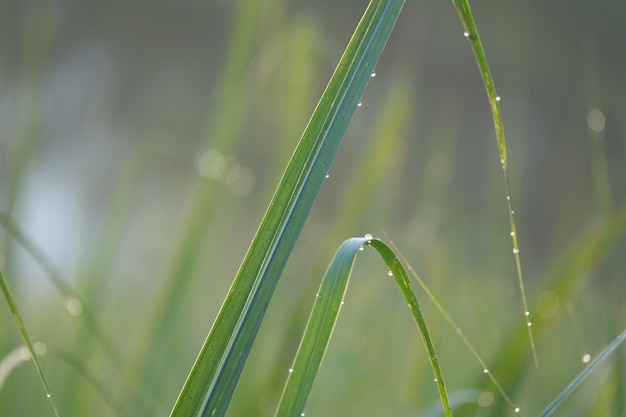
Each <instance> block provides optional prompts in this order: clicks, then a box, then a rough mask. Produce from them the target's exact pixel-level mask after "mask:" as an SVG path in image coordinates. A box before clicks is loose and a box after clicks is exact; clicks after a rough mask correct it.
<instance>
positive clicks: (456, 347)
mask: <svg viewBox="0 0 626 417" xmlns="http://www.w3.org/2000/svg"><path fill="white" fill-rule="evenodd" d="M365 6H366V2H365V1H363V2H347V1H346V2H324V1H319V2H303V1H297V2H284V1H279V0H265V1H254V0H249V1H244V0H242V1H240V2H236V3H234V2H233V3H231V2H211V3H209V4H200V3H199V2H185V3H184V4H174V3H173V2H171V4H163V5H160V6H150V7H148V8H140V7H138V6H128V5H127V4H125V3H119V4H118V3H115V2H114V3H107V4H106V5H104V4H102V5H95V6H94V5H89V6H88V5H85V4H82V3H79V2H69V1H65V2H63V1H57V2H49V3H46V5H40V4H38V3H37V2H30V3H29V2H24V3H19V4H18V3H16V2H3V4H2V5H1V6H0V7H1V9H0V16H1V17H0V19H1V20H0V27H1V29H0V34H1V36H0V51H2V52H1V55H0V58H1V59H0V209H1V210H2V211H3V212H5V213H11V215H12V217H13V218H14V220H15V222H16V223H17V224H18V225H19V226H20V227H21V228H22V229H23V230H24V232H25V233H26V235H28V236H29V237H30V239H31V240H32V242H33V243H34V244H35V245H36V246H37V247H39V248H40V250H41V251H42V253H43V254H44V255H45V257H46V258H48V259H49V260H50V261H51V262H52V264H54V265H55V268H56V269H58V271H59V275H60V276H61V277H62V279H63V280H64V282H65V283H66V284H67V285H68V286H70V287H71V288H74V289H75V291H76V294H77V295H78V296H79V297H80V299H81V300H83V301H84V305H82V304H80V303H79V304H77V303H76V298H73V297H68V295H69V294H62V293H60V292H59V291H57V290H56V289H55V288H54V287H53V285H52V284H51V282H50V280H49V279H47V278H46V277H45V275H44V274H43V272H42V270H41V269H40V267H39V266H38V265H37V262H35V261H34V260H33V259H32V257H31V256H29V254H28V253H26V252H25V251H24V250H23V248H22V246H20V245H19V244H18V242H17V241H16V240H15V238H14V237H13V236H12V235H10V234H8V233H7V232H6V229H3V231H2V232H1V234H0V237H1V239H2V240H1V241H0V245H1V246H0V249H1V251H0V257H1V261H2V265H3V269H4V270H5V271H6V276H7V277H8V279H9V280H10V284H11V285H12V288H13V292H14V295H15V296H16V298H17V300H18V302H19V305H20V306H21V310H22V313H23V314H24V316H25V321H26V325H27V326H28V327H29V329H30V333H31V337H33V338H34V339H35V340H40V341H44V342H45V343H46V346H47V353H46V355H45V356H43V357H42V365H43V367H44V370H45V371H46V373H47V376H48V380H49V383H50V385H51V390H52V392H53V393H54V395H55V396H56V397H57V401H58V405H59V409H60V411H61V414H62V415H64V416H82V415H94V416H97V415H102V416H109V415H120V414H122V413H126V414H127V415H132V416H141V415H146V416H147V415H165V414H167V412H168V410H169V409H170V408H171V405H172V404H173V402H174V400H175V398H176V395H177V394H178V392H179V390H180V387H181V386H182V384H183V382H184V379H185V376H186V375H187V373H188V371H189V369H190V367H191V365H192V363H193V360H194V359H195V357H196V354H197V352H198V350H199V348H200V346H201V344H202V340H203V339H204V337H205V336H206V334H207V332H208V330H209V328H210V325H211V323H212V321H213V319H214V317H215V315H216V313H217V311H218V309H219V307H220V305H221V302H222V300H223V298H224V296H225V294H226V291H227V288H228V286H229V285H230V283H231V281H232V278H233V277H234V275H235V273H236V271H237V267H238V265H239V263H240V262H241V259H242V258H243V255H244V253H245V251H246V249H247V247H248V245H249V242H250V240H251V238H252V236H253V234H254V231H255V229H256V227H257V225H258V223H259V220H260V218H261V216H262V215H263V212H264V210H265V208H266V207H267V204H268V203H269V199H270V196H271V193H272V191H273V190H274V188H275V184H276V183H277V181H278V178H279V176H280V174H281V173H282V171H283V169H284V167H285V165H286V163H287V161H288V159H289V156H290V155H291V152H292V151H293V149H294V148H295V145H296V143H297V140H298V138H299V137H300V134H301V132H302V130H303V128H304V126H305V124H306V122H307V120H308V117H309V116H310V114H311V112H312V110H313V108H314V106H315V103H316V101H317V99H318V98H319V96H320V94H321V91H322V90H323V88H324V86H325V83H326V82H327V80H328V78H329V77H330V74H331V72H332V70H333V68H334V66H335V64H336V62H337V60H338V59H339V56H340V54H341V52H342V50H343V48H344V46H345V44H346V42H347V40H348V38H349V36H350V34H351V33H352V31H353V29H354V27H355V25H356V23H357V21H358V18H359V17H360V16H361V14H362V12H363V10H364V8H365ZM472 7H473V12H474V16H475V18H476V20H477V24H478V26H479V30H480V33H481V38H482V41H483V44H484V46H485V49H486V51H487V55H488V57H489V60H490V65H491V69H492V71H493V74H494V77H495V81H496V84H497V86H498V92H499V94H500V95H501V96H502V101H501V106H502V110H503V114H504V123H505V126H506V129H507V136H508V145H509V170H510V177H511V180H512V183H511V187H512V193H513V195H512V198H513V201H514V202H515V203H516V215H517V222H518V224H517V226H518V239H519V242H520V249H521V256H522V263H523V266H524V268H525V279H526V285H527V291H528V295H529V301H530V303H531V316H532V321H533V326H534V328H535V329H536V332H537V333H536V337H537V349H538V354H539V361H540V368H539V369H535V368H534V366H533V364H532V359H531V356H530V351H529V347H528V341H527V339H526V338H524V337H520V336H518V333H519V332H520V330H521V331H525V329H523V318H522V317H521V314H520V311H521V309H520V303H521V302H520V297H519V291H518V289H517V284H516V277H515V270H514V263H513V257H512V254H511V246H510V237H509V236H508V230H509V229H508V219H507V208H506V199H505V195H506V194H505V191H504V184H503V182H502V175H501V173H500V170H501V168H500V164H499V157H498V154H497V147H496V145H495V141H494V134H493V128H492V122H491V115H490V113H489V106H488V103H487V100H486V97H485V93H484V87H483V85H482V82H481V80H480V76H479V74H478V71H477V70H476V66H475V63H474V60H473V57H472V55H471V50H470V48H469V46H468V45H467V41H466V39H465V38H464V37H463V34H462V28H461V25H460V24H459V22H458V18H457V16H456V15H455V12H454V9H453V7H452V4H451V3H449V2H430V3H425V4H421V3H414V2H410V3H407V4H406V6H405V8H404V10H403V12H402V14H401V15H400V20H399V22H398V24H397V26H396V28H395V29H394V32H393V34H392V37H391V39H390V41H389V44H388V46H387V48H386V50H385V52H384V53H383V56H382V58H381V61H380V64H379V67H378V68H377V69H376V76H375V77H373V78H372V79H371V81H370V84H369V86H368V88H367V90H366V92H365V95H364V96H363V100H362V105H361V106H360V107H359V109H358V110H357V113H356V114H355V117H354V119H353V121H352V123H351V126H350V129H349V131H348V134H347V137H346V139H345V140H344V143H343V145H342V147H341V149H340V151H339V154H338V155H337V158H336V159H335V162H334V164H333V165H332V167H331V170H330V177H329V178H328V180H327V181H326V184H325V185H324V187H323V188H322V192H321V194H320V196H319V199H318V201H317V203H316V206H315V207H314V209H313V212H312V214H311V216H310V218H309V220H308V222H307V224H306V226H305V229H304V231H303V234H302V236H301V238H300V240H299V242H298V244H297V246H296V248H295V251H294V254H293V256H292V258H291V260H290V262H289V264H288V265H287V269H286V270H285V274H284V278H283V280H282V282H281V283H280V285H279V287H278V289H277V291H276V294H275V297H274V300H273V302H272V303H271V305H270V310H269V311H268V314H267V316H266V319H265V322H264V324H263V327H262V328H261V332H260V334H259V339H258V341H257V343H256V345H255V347H254V348H253V351H252V354H251V357H250V360H249V362H248V365H247V367H246V369H245V370H244V375H243V378H242V380H241V383H240V386H239V387H238V390H237V393H236V395H235V399H234V402H233V406H232V407H231V410H230V415H233V416H239V415H271V414H272V412H273V410H274V407H275V403H276V401H277V399H278V396H279V394H280V391H281V389H282V384H283V382H284V379H285V377H286V369H287V368H288V366H289V364H290V363H291V359H292V357H293V354H294V352H295V349H296V348H297V343H298V340H299V337H300V335H301V332H302V328H303V326H304V323H305V321H306V318H307V315H308V311H309V309H310V306H311V305H312V303H313V298H314V294H315V289H316V288H317V286H318V284H319V280H320V278H321V275H322V273H323V271H324V269H325V268H326V265H327V264H328V262H329V261H330V259H331V257H332V253H333V252H334V251H335V249H336V248H337V246H338V245H339V244H340V243H341V242H342V241H343V240H344V239H346V238H347V237H350V236H356V235H364V234H365V233H372V234H374V235H375V236H376V235H380V234H381V232H380V228H381V227H383V228H384V229H385V230H386V232H387V233H388V234H389V235H390V236H391V237H392V238H393V239H394V241H395V242H396V243H397V244H398V245H399V246H400V248H401V249H402V251H403V252H404V253H405V254H406V255H407V256H408V258H409V260H410V261H411V263H412V265H413V267H414V268H415V269H416V270H417V271H418V272H419V273H420V275H421V276H422V277H423V278H424V279H425V280H426V281H427V282H428V283H429V285H430V286H431V288H432V290H433V291H434V292H435V294H436V295H437V296H438V297H439V299H440V301H441V302H442V303H443V304H444V307H445V308H446V309H447V310H448V312H449V313H450V314H451V315H452V316H453V317H455V318H456V319H457V322H458V323H459V324H460V325H461V326H462V328H463V331H464V333H465V334H466V335H467V336H468V337H469V338H470V339H471V340H472V341H473V342H474V343H475V345H476V346H477V348H478V349H479V351H480V353H481V354H482V355H483V356H484V358H485V360H486V361H487V363H488V364H489V365H490V369H491V371H492V373H494V374H495V376H496V378H498V379H500V380H501V381H502V382H503V385H504V388H505V389H506V390H507V392H508V394H509V395H510V396H511V397H512V398H513V400H514V401H515V402H516V403H517V404H519V405H520V407H521V408H522V413H523V414H524V415H536V414H537V413H538V412H539V411H540V410H541V409H543V407H544V406H545V405H546V404H547V403H549V402H550V401H551V400H552V399H553V398H554V397H555V396H556V395H557V394H558V393H559V392H560V391H561V389H562V388H563V387H564V386H565V385H567V383H568V382H569V381H570V380H571V379H572V378H573V377H574V376H575V375H576V374H577V373H578V372H579V371H580V369H582V368H583V366H584V363H583V360H582V358H583V357H584V355H586V354H590V355H592V356H593V355H594V354H595V353H597V352H599V351H600V350H601V349H602V347H604V346H605V345H607V344H608V343H609V342H610V341H611V340H613V338H614V337H615V335H616V334H618V333H619V332H621V330H623V329H624V327H626V311H624V305H626V304H625V303H624V299H625V297H626V286H625V285H624V272H623V271H624V270H625V268H626V265H625V261H626V256H624V253H626V252H625V250H626V247H625V246H626V243H625V242H624V239H623V233H624V228H625V227H626V226H625V223H626V221H625V217H626V215H625V214H624V212H625V211H624V209H623V207H624V203H623V202H624V197H625V194H626V181H624V178H625V175H626V160H625V159H626V123H625V122H624V121H625V120H626V114H624V113H625V112H626V82H625V81H626V80H625V79H624V74H626V56H624V54H623V37H622V36H621V32H622V29H621V25H622V23H623V21H624V19H626V7H625V6H624V5H622V4H618V3H615V2H608V1H602V2H595V3H593V4H588V5H583V4H579V5H574V6H572V5H571V3H567V4H566V3H565V2H556V3H550V4H543V3H540V2H536V4H535V3H524V4H521V3H498V4H485V3H480V2H475V3H473V4H472ZM363 207H367V208H366V209H363ZM393 287H394V284H393V283H391V282H389V279H388V277H387V275H386V270H385V269H384V268H383V265H382V263H380V262H379V261H376V260H374V259H373V258H368V257H363V258H362V259H360V260H359V262H358V263H357V265H356V271H355V275H354V277H353V285H352V286H351V288H350V289H349V290H348V295H347V297H346V305H345V306H344V308H343V312H342V315H341V318H340V320H339V323H338V326H337V328H336V332H335V333H334V338H333V341H332V342H331V345H330V349H329V351H328V353H327V355H326V359H325V361H324V364H323V366H322V368H321V372H320V375H319V378H318V381H317V383H316V385H315V386H314V389H313V394H312V396H311V399H310V401H309V402H308V405H307V415H347V416H351V415H355V416H356V415H416V414H418V413H419V414H420V415H421V414H422V413H423V412H424V411H425V410H427V409H428V408H429V407H430V406H432V405H433V404H437V402H438V399H437V392H436V387H435V385H434V384H433V383H432V380H431V377H430V375H431V374H430V372H429V369H428V363H427V360H426V358H425V354H424V351H423V348H422V347H421V343H420V341H419V336H418V335H417V332H416V331H415V329H414V324H413V323H412V319H411V317H410V316H409V315H408V314H406V311H405V309H406V307H403V306H402V305H401V304H402V303H403V300H402V298H401V297H400V296H399V294H397V290H396V289H395V288H393ZM421 302H422V307H423V308H424V310H425V311H424V313H425V315H426V318H427V320H429V327H430V329H431V332H432V333H433V336H434V337H435V341H434V342H435V344H436V346H437V347H438V351H439V356H440V360H441V362H442V366H443V371H444V374H445V376H446V379H447V384H448V389H449V390H450V392H451V394H452V398H453V399H454V398H455V394H456V395H457V398H463V396H464V395H465V396H467V397H468V398H469V399H470V400H471V401H472V402H473V404H470V405H467V406H465V407H464V408H460V409H458V411H457V412H456V414H455V415H485V416H487V415H494V416H498V415H503V413H504V412H503V411H502V409H500V408H498V407H499V406H500V404H501V403H502V400H501V398H499V396H498V394H497V393H496V392H495V391H494V389H493V387H492V386H490V384H489V381H488V379H487V378H486V377H485V376H484V375H483V373H482V369H480V367H479V366H478V364H476V363H475V362H474V361H473V359H472V357H471V355H470V353H469V352H468V351H467V349H466V348H465V346H464V345H462V343H461V342H460V339H459V338H458V336H457V335H456V334H455V332H454V330H453V329H450V328H449V327H448V326H447V324H446V323H445V321H444V320H443V319H442V318H441V317H440V316H439V315H438V313H437V312H436V310H435V309H434V308H433V306H431V305H430V304H429V302H427V301H426V300H424V299H422V300H421ZM77 306H78V307H77ZM81 308H83V309H84V310H82V311H81ZM0 311H1V313H0V314H1V317H2V321H1V322H2V326H1V327H0V357H2V358H6V357H7V356H8V355H9V353H10V352H11V351H13V350H14V349H16V348H18V347H19V346H20V345H21V344H22V342H21V340H20V337H19V334H18V332H17V330H16V329H15V326H14V325H13V324H12V322H11V316H10V313H9V311H8V309H3V310H0ZM85 311H89V312H90V314H92V315H93V316H94V317H95V320H96V321H97V322H98V323H99V325H100V326H101V327H102V328H104V330H105V332H106V333H107V334H108V337H109V338H110V339H111V341H112V342H111V343H112V345H113V348H112V349H109V351H107V349H106V348H103V346H102V344H101V343H98V342H97V341H96V340H97V339H95V338H94V336H93V327H92V326H90V325H85V322H86V321H85V320H81V318H84V316H85V315H84V312H85ZM68 313H69V314H68ZM111 350H113V351H114V352H113V355H111ZM116 355H117V356H119V361H121V362H123V369H120V367H119V366H116V364H115V358H116V357H117V356H116ZM111 356H113V358H112V357H111ZM616 357H617V358H618V359H617V360H615V361H614V362H612V364H613V365H614V367H613V368H610V367H607V368H606V370H605V372H604V373H602V372H599V373H598V374H597V375H594V377H593V378H591V379H590V380H589V381H588V382H587V383H585V384H584V385H583V387H582V388H581V390H580V391H579V392H578V393H577V394H576V395H575V396H574V397H573V398H572V399H570V400H569V401H568V406H569V407H564V408H563V409H562V410H561V412H562V413H563V414H561V415H607V416H614V415H622V414H623V413H624V410H625V409H626V403H625V401H626V400H625V399H626V381H625V378H626V357H625V356H624V352H623V349H622V351H621V353H620V354H618V355H617V356H616ZM76 364H78V365H79V367H76V366H75V365H76ZM30 368H31V365H30V364H25V365H22V366H20V367H18V368H17V369H15V370H14V371H13V372H12V373H11V374H10V375H9V376H8V378H7V379H6V381H4V385H3V386H2V390H1V391H0V410H1V411H2V415H3V416H4V415H7V416H13V415H15V416H17V415H46V413H49V409H48V405H47V404H46V401H45V398H44V396H43V394H42V392H41V390H40V387H39V386H38V382H37V379H36V375H35V373H34V372H33V371H32V369H30ZM82 372H86V373H88V374H89V375H90V376H91V377H93V378H94V379H95V380H97V381H99V383H100V384H102V387H101V388H102V391H103V392H105V395H104V397H105V398H106V397H107V396H110V398H111V399H112V401H111V402H109V403H106V401H105V400H103V396H102V395H99V394H98V388H97V387H96V386H94V385H91V384H88V383H87V382H86V380H85V379H84V375H83V374H82ZM121 410H123V411H121Z"/></svg>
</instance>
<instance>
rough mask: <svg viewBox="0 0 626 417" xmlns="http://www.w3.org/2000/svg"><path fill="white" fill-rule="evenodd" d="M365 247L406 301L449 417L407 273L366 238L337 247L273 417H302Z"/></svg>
mask: <svg viewBox="0 0 626 417" xmlns="http://www.w3.org/2000/svg"><path fill="white" fill-rule="evenodd" d="M364 245H369V246H371V247H372V248H374V249H375V250H376V251H377V252H378V253H379V255H380V256H381V258H382V259H383V260H384V261H385V264H386V265H387V267H388V268H389V270H390V271H391V273H392V274H393V276H394V278H395V280H396V282H397V284H398V287H399V288H400V291H401V292H402V295H403V296H404V298H405V300H406V301H407V303H408V305H409V309H410V310H411V313H412V315H413V318H414V319H415V322H416V323H417V327H418V329H419V332H420V335H421V336H422V340H423V342H424V345H425V347H426V352H427V354H428V359H429V360H430V364H431V367H432V369H433V373H434V375H435V380H436V381H437V388H438V389H439V395H440V397H441V405H442V406H443V410H444V415H446V416H451V415H452V412H451V409H450V403H449V399H448V393H447V390H446V386H445V383H444V380H443V375H442V372H441V367H440V365H439V360H438V358H437V354H436V352H435V348H434V346H433V344H432V340H431V338H430V333H429V332H428V327H427V326H426V321H425V320H424V316H423V315H422V312H421V310H420V306H419V303H418V301H417V297H416V296H415V291H414V290H413V286H412V285H411V281H410V280H409V277H408V275H407V273H406V270H405V269H404V267H403V266H402V263H401V262H400V260H399V259H398V257H397V256H396V255H395V253H394V252H393V251H392V250H391V249H390V248H389V246H387V245H386V244H385V243H383V242H382V241H380V240H378V239H372V238H371V237H369V236H367V237H363V238H352V239H348V240H346V241H345V242H344V243H343V244H342V245H341V246H340V247H339V249H338V250H337V252H336V254H335V257H334V258H333V260H332V262H331V264H330V266H329V267H328V270H327V271H326V274H325V276H324V279H323V281H322V284H321V286H320V288H319V291H318V293H317V296H316V299H315V303H314V305H313V310H312V311H311V315H310V317H309V321H308V323H307V325H306V329H305V331H304V335H303V336H302V340H301V343H300V347H299V348H298V352H297V353H296V358H295V360H294V363H293V366H292V367H291V368H290V369H289V375H288V377H287V382H286V384H285V389H284V391H283V395H282V397H281V400H280V403H279V405H278V409H277V411H276V417H291V416H298V415H304V414H303V410H304V406H305V404H306V401H307V399H308V396H309V393H310V391H311V388H312V386H313V382H314V380H315V377H316V375H317V371H318V370H319V367H320V365H321V362H322V359H323V357H324V353H325V352H326V348H327V347H328V343H329V341H330V337H331V335H332V332H333V329H334V327H335V323H336V322H337V317H338V315H339V310H340V308H341V304H342V300H343V297H344V295H345V292H346V288H347V285H348V281H349V279H350V275H351V272H352V268H353V266H354V261H355V259H356V255H357V254H358V253H359V252H360V250H362V248H363V246H364Z"/></svg>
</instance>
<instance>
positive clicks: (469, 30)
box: [453, 0, 539, 366]
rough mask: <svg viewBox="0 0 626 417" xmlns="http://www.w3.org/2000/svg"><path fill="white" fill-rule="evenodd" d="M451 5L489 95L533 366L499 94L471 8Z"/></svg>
mask: <svg viewBox="0 0 626 417" xmlns="http://www.w3.org/2000/svg"><path fill="white" fill-rule="evenodd" d="M453 3H454V7H455V8H456V11H457V14H458V15H459V18H460V19H461V23H462V24H463V27H464V29H465V33H464V35H465V37H466V38H467V39H468V40H469V41H470V45H471V46H472V52H473V53H474V58H475V59H476V63H477V64H478V69H479V70H480V75H481V76H482V78H483V83H484V84H485V90H487V97H488V98H489V105H490V106H491V115H492V116H493V125H494V128H495V130H496V140H497V141H498V151H499V152H500V163H501V164H502V172H503V173H504V183H505V186H506V199H507V203H508V208H509V223H510V226H511V240H512V243H513V256H514V258H515V268H516V272H517V280H518V285H519V289H520V295H521V297H522V307H523V309H524V319H525V321H526V328H527V329H528V339H529V341H530V349H531V351H532V354H533V359H534V361H535V366H539V360H538V359H537V350H536V349H535V339H534V337H533V331H532V327H531V325H532V323H531V321H530V310H529V309H528V302H527V300H526V290H525V288H524V279H523V277H522V262H521V260H520V254H519V252H520V251H519V245H518V243H517V227H516V226H515V210H513V200H512V198H511V187H510V185H509V170H508V160H507V152H506V138H505V136H504V123H503V122H502V114H501V113H500V96H499V95H498V94H497V93H496V86H495V84H494V82H493V77H492V76H491V71H490V70H489V64H488V63H487V57H486V55H485V50H484V49H483V45H482V43H481V42H480V38H479V36H478V30H477V29H476V24H475V23H474V18H473V17H472V11H471V10H470V7H469V3H468V2H467V0H453Z"/></svg>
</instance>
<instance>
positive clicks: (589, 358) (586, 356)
mask: <svg viewBox="0 0 626 417" xmlns="http://www.w3.org/2000/svg"><path fill="white" fill-rule="evenodd" d="M582 360H583V363H589V361H590V360H591V355H590V354H588V353H585V354H584V355H583V357H582Z"/></svg>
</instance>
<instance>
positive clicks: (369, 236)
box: [363, 233, 374, 240]
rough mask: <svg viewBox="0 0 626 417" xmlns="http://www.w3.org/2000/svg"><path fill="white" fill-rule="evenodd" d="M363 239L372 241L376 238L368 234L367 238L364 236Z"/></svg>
mask: <svg viewBox="0 0 626 417" xmlns="http://www.w3.org/2000/svg"><path fill="white" fill-rule="evenodd" d="M363 238H364V239H367V240H372V239H374V236H372V235H370V234H369V233H368V234H366V235H365V236H363Z"/></svg>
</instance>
